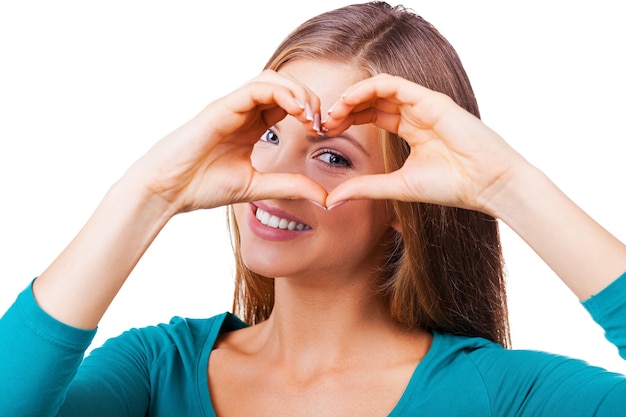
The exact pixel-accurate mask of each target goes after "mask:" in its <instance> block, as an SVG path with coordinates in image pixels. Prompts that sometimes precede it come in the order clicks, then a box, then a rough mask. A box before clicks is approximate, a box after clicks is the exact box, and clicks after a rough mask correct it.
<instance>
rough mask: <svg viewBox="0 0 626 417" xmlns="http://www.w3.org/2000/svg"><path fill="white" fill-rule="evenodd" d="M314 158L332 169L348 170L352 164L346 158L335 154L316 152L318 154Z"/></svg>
mask: <svg viewBox="0 0 626 417" xmlns="http://www.w3.org/2000/svg"><path fill="white" fill-rule="evenodd" d="M316 158H317V159H319V160H320V161H322V162H325V163H327V164H328V165H331V166H333V167H338V168H350V167H351V166H352V162H350V160H349V159H348V158H346V157H344V156H342V155H340V154H338V153H336V152H331V151H321V152H318V154H317V155H316Z"/></svg>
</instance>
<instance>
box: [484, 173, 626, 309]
mask: <svg viewBox="0 0 626 417" xmlns="http://www.w3.org/2000/svg"><path fill="white" fill-rule="evenodd" d="M521 165H522V166H521V168H520V169H519V172H518V173H517V175H514V176H512V178H511V180H510V182H509V183H508V184H507V187H506V189H505V190H504V191H503V192H501V193H500V194H499V196H498V197H497V198H495V199H493V200H492V201H491V202H490V204H491V208H490V209H489V211H490V212H491V213H493V214H495V216H496V217H497V218H500V219H501V220H502V221H504V222H505V223H506V224H507V225H508V226H510V227H511V228H512V229H513V230H514V231H515V232H516V233H517V234H518V235H519V236H520V237H522V239H524V240H525V241H526V242H527V243H528V244H529V245H530V246H531V247H532V248H533V249H534V250H535V251H536V252H537V253H538V254H539V256H541V257H542V258H543V260H544V261H545V262H546V263H547V264H548V265H549V266H550V267H551V268H552V269H553V270H554V271H555V272H556V274H557V275H558V276H559V277H560V278H561V279H562V280H563V281H564V282H565V284H566V285H567V286H568V287H569V288H570V289H571V290H572V291H573V292H574V293H575V294H576V295H577V296H578V297H579V299H581V300H586V299H588V298H589V297H590V296H592V295H594V294H597V293H598V292H600V291H601V290H602V289H604V288H605V287H606V286H608V285H609V284H610V283H611V282H613V281H614V280H615V279H616V278H617V277H619V276H620V275H621V274H622V273H623V272H624V271H626V246H625V245H624V244H623V243H622V242H620V241H619V240H618V239H616V238H615V237H614V236H613V235H612V234H611V233H609V232H608V231H607V230H605V229H604V228H603V227H602V226H600V225H599V224H598V223H597V222H595V221H594V220H593V219H592V218H591V217H589V215H587V214H586V213H585V212H584V211H583V210H582V209H581V208H580V207H578V206H577V205H576V204H574V203H573V202H572V201H571V200H570V199H569V198H568V197H567V196H566V195H565V194H564V193H563V192H562V191H561V190H560V189H559V188H558V187H557V186H556V185H555V184H554V183H552V182H551V181H550V180H549V179H548V178H547V177H546V176H545V175H544V174H543V173H542V172H541V171H539V170H538V169H536V168H534V167H532V166H530V165H528V164H521Z"/></svg>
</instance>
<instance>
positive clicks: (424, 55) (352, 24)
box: [229, 2, 510, 346]
mask: <svg viewBox="0 0 626 417" xmlns="http://www.w3.org/2000/svg"><path fill="white" fill-rule="evenodd" d="M300 58H302V59H320V60H330V61H335V62H341V63H349V64H351V65H353V66H354V68H355V70H362V71H365V73H368V74H370V75H372V76H373V75H376V74H379V73H388V74H392V75H397V76H401V77H403V78H406V79H408V80H411V81H413V82H416V83H419V84H421V85H423V86H426V87H428V88H430V89H432V90H436V91H439V92H442V93H445V94H447V95H448V96H450V97H451V98H452V99H453V100H454V101H455V102H456V103H458V104H459V105H460V106H462V107H463V108H465V109H466V110H467V111H469V112H471V113H472V114H474V115H476V116H477V117H480V114H479V111H478V105H477V103H476V99H475V96H474V93H473V90H472V87H471V85H470V82H469V79H468V77H467V74H466V73H465V70H464V69H463V66H462V64H461V61H460V59H459V57H458V55H457V53H456V51H455V50H454V48H453V47H452V46H451V45H450V44H449V43H448V41H447V40H446V39H445V38H444V37H443V36H441V35H440V34H439V32H438V31H437V30H436V29H435V28H434V27H433V26H432V25H431V24H430V23H428V22H427V21H425V20H424V19H423V18H421V17H420V16H418V15H417V14H415V13H414V12H412V11H410V10H408V9H406V8H404V7H402V6H397V7H392V6H390V5H388V4H387V3H385V2H371V3H366V4H355V5H351V6H346V7H343V8H340V9H337V10H334V11H330V12H327V13H324V14H321V15H319V16H316V17H314V18H312V19H310V20H308V21H307V22H305V23H304V24H302V25H301V26H300V27H298V28H297V29H296V30H295V31H294V32H292V33H291V34H290V35H289V36H288V37H287V38H286V39H285V40H284V41H283V42H282V44H281V45H280V46H279V47H278V48H277V50H276V52H275V53H274V55H273V56H272V57H271V58H270V60H269V61H268V63H267V65H266V68H270V69H274V70H278V69H279V68H280V67H281V66H282V65H284V64H285V63H286V62H288V61H290V60H294V59H300ZM382 136H383V149H384V155H385V162H386V169H387V170H388V171H392V170H395V169H398V168H399V167H401V166H402V164H403V162H404V160H405V159H406V158H407V156H408V153H409V148H408V146H407V144H406V142H404V141H403V140H402V139H401V138H399V137H398V136H397V135H395V134H391V133H388V132H384V133H383V135H382ZM390 204H391V205H392V206H393V210H394V211H395V215H396V218H397V219H398V220H399V222H400V225H401V230H402V233H398V234H397V236H396V238H395V240H394V242H392V244H391V245H389V251H388V258H387V260H388V261H387V262H386V264H385V266H384V268H383V271H382V274H381V276H382V278H381V288H380V290H381V293H382V294H383V296H384V297H385V298H386V299H387V301H388V304H389V309H390V314H391V315H392V317H393V318H394V319H395V320H397V321H398V322H399V323H401V324H403V325H404V326H406V327H408V328H422V329H426V330H436V331H440V332H448V333H454V334H459V335H466V336H479V337H484V338H487V339H489V340H492V341H495V342H497V343H500V344H502V345H503V346H509V344H510V338H509V326H508V315H507V307H506V292H505V279H504V273H503V261H502V252H501V248H500V239H499V233H498V224H497V221H496V220H495V219H494V218H493V217H491V216H489V215H486V214H484V213H480V212H477V211H471V210H465V209H459V208H453V207H446V206H441V205H434V204H425V203H406V202H398V201H394V202H390ZM229 222H230V225H231V229H232V235H233V247H234V250H235V257H236V268H237V270H236V282H235V299H234V304H233V311H234V312H235V313H236V314H238V315H240V316H241V317H242V318H243V320H245V321H247V322H248V323H251V324H254V323H258V322H260V321H263V320H265V319H267V318H268V317H269V315H270V313H271V311H272V307H273V303H274V283H273V280H272V279H271V278H268V277H263V276H260V275H258V274H256V273H254V272H252V271H250V270H249V269H248V268H247V267H246V266H245V265H244V263H243V261H242V256H241V253H240V246H239V233H238V228H237V224H236V222H235V219H234V216H233V215H232V210H231V214H230V218H229Z"/></svg>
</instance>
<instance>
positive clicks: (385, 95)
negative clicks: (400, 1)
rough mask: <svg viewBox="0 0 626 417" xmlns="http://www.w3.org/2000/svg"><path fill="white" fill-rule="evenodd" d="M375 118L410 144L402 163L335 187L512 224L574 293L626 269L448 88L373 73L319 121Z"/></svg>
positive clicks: (612, 246) (620, 254)
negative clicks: (439, 90) (450, 208)
mask: <svg viewBox="0 0 626 417" xmlns="http://www.w3.org/2000/svg"><path fill="white" fill-rule="evenodd" d="M355 123H356V124H360V123H375V124H376V125H377V126H379V127H381V128H383V129H385V130H388V131H391V132H395V133H398V134H399V135H400V136H401V137H402V138H404V139H405V140H406V141H407V143H408V144H409V146H410V147H411V153H410V155H409V157H408V159H407V160H406V162H405V163H404V166H403V167H402V168H401V169H399V170H397V171H395V172H392V173H389V174H384V175H373V176H368V177H360V178H356V179H353V180H350V181H347V182H345V183H344V184H342V185H340V186H338V187H337V188H336V189H335V190H333V191H332V192H331V194H330V195H329V197H328V199H327V204H328V205H333V204H337V203H338V202H340V201H343V200H347V199H351V198H380V199H397V200H402V201H423V202H429V203H435V204H443V205H450V206H456V207H462V208H468V209H472V210H480V211H483V212H486V213H488V214H491V215H493V216H494V217H496V218H500V219H502V221H504V222H505V223H507V224H508V225H509V226H510V227H511V228H512V229H513V230H514V231H515V232H517V233H518V234H519V235H520V236H521V237H522V238H523V239H524V240H525V241H526V242H527V243H528V244H529V245H530V246H531V247H532V248H533V249H534V250H535V251H536V252H537V253H538V254H539V256H541V257H542V258H543V259H544V260H545V261H546V262H547V264H548V265H549V266H550V267H551V268H552V269H553V270H554V271H555V272H556V273H557V275H558V276H559V277H560V278H561V279H562V280H563V281H564V282H565V284H566V285H567V286H568V287H569V288H571V289H572V291H573V292H574V293H575V294H576V295H577V296H578V297H579V298H580V299H581V300H585V299H587V298H589V297H590V296H591V295H593V294H595V293H597V292H599V291H600V290H602V289H603V288H605V287H606V286H607V285H608V284H610V283H611V282H612V281H613V280H615V279H616V278H617V277H619V276H620V275H621V274H622V273H623V272H624V271H626V246H625V245H624V244H623V243H622V242H620V241H618V240H617V239H616V238H615V237H613V236H612V235H611V234H610V233H609V232H607V231H606V230H605V229H604V228H602V227H601V226H600V225H598V224H597V223H596V222H595V221H594V220H593V219H591V218H590V217H589V216H588V215H587V214H586V213H584V212H583V211H582V210H581V209H580V208H579V207H578V206H576V205H575V204H574V203H573V202H572V201H571V200H570V199H569V198H567V196H565V195H564V194H563V192H561V190H559V189H558V188H557V187H556V186H555V185H554V184H553V183H552V182H551V181H550V180H549V179H548V178H547V177H546V176H545V175H544V174H543V173H542V172H540V171H539V170H538V169H536V168H535V167H533V166H532V165H531V164H530V163H528V161H526V160H525V159H524V158H523V157H522V156H521V155H519V154H518V153H517V152H516V151H515V150H514V149H512V148H511V147H510V146H509V145H508V144H507V143H506V142H505V141H504V140H503V139H502V138H501V137H500V136H499V135H498V134H497V133H496V132H494V131H493V130H491V129H490V128H489V127H487V126H486V125H485V124H483V122H482V121H480V120H479V119H477V118H476V117H474V116H473V115H471V114H469V113H468V112H466V111H465V110H463V109H462V108H460V107H459V106H458V105H456V104H455V103H454V102H453V101H452V100H451V99H450V98H449V97H446V96H444V95H443V94H440V93H436V92H434V91H431V90H428V89H426V88H424V87H422V86H419V85H416V84H413V83H411V82H409V81H407V80H404V79H401V78H399V77H391V76H389V75H384V74H383V75H379V76H377V77H373V78H370V79H368V80H364V81H362V82H361V83H358V84H356V85H355V86H353V87H351V88H349V89H348V91H346V93H345V95H344V96H343V97H342V99H340V100H339V101H338V102H337V103H336V104H335V106H333V110H332V112H331V114H329V117H328V119H327V120H326V122H325V125H324V126H325V127H326V128H327V129H329V134H336V133H337V132H340V131H341V130H343V129H345V128H346V127H347V126H349V125H350V124H355Z"/></svg>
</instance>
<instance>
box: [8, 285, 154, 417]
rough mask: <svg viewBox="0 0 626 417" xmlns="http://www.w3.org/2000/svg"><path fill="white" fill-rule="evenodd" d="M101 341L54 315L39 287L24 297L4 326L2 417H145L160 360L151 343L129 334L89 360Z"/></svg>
mask: <svg viewBox="0 0 626 417" xmlns="http://www.w3.org/2000/svg"><path fill="white" fill-rule="evenodd" d="M95 333H96V330H82V329H78V328H74V327H71V326H68V325H66V324H64V323H61V322H59V321H57V320H56V319H54V318H53V317H51V316H50V315H48V314H47V313H46V312H45V311H43V310H42V309H41V308H40V307H39V305H38V304H37V302H36V300H35V298H34V295H33V292H32V286H31V288H28V289H27V290H25V291H24V292H22V293H21V294H20V295H19V296H18V298H17V300H16V302H15V303H14V304H13V306H11V307H10V308H9V310H8V311H7V312H6V314H5V315H4V317H2V319H1V320H0V335H1V337H0V364H1V366H0V370H1V372H2V377H1V378H0V410H2V412H1V414H2V416H3V417H31V416H32V417H35V416H36V417H53V416H56V417H85V416H89V417H111V416H115V417H143V416H145V415H146V410H147V409H148V404H149V398H150V379H149V378H150V377H149V366H150V363H151V362H150V361H151V360H152V359H153V358H152V357H151V356H150V354H149V353H147V352H146V349H145V343H144V339H145V338H144V336H143V335H142V334H141V332H140V331H139V330H137V329H134V330H131V331H128V332H125V333H124V334H122V335H120V336H118V337H117V338H114V339H110V340H109V341H107V342H106V343H105V344H104V345H103V347H102V348H100V349H95V350H94V351H93V352H92V353H91V354H90V355H89V356H88V357H87V358H85V359H84V360H83V357H84V352H85V350H86V349H87V348H88V347H89V345H90V343H91V341H92V340H93V337H94V336H95ZM105 346H106V347H107V348H106V349H104V347H105ZM92 357H93V358H92Z"/></svg>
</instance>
